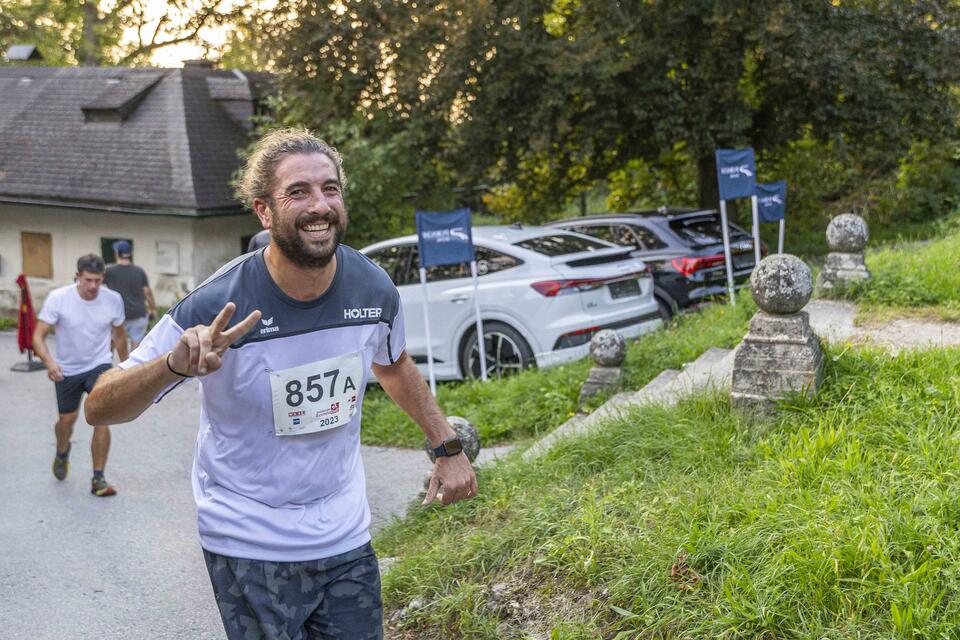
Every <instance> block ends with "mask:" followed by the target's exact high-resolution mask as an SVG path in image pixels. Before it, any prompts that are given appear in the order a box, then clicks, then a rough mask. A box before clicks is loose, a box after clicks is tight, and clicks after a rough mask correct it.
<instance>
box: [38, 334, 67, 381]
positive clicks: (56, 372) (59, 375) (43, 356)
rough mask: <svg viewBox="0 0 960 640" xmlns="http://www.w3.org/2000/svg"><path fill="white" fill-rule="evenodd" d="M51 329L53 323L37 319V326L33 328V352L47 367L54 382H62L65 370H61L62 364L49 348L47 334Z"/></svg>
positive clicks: (49, 376) (48, 373) (48, 374)
mask: <svg viewBox="0 0 960 640" xmlns="http://www.w3.org/2000/svg"><path fill="white" fill-rule="evenodd" d="M51 331H53V325H51V324H49V323H46V322H44V321H43V320H37V327H36V328H35V329H34V330H33V352H34V353H35V354H37V357H38V358H40V362H42V363H43V366H45V367H46V368H47V377H48V378H50V379H51V380H53V381H54V382H60V381H61V380H63V371H61V370H60V365H58V364H57V361H56V360H54V359H53V356H52V355H50V350H49V349H47V336H48V335H50V332H51Z"/></svg>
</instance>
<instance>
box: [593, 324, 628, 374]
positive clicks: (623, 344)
mask: <svg viewBox="0 0 960 640" xmlns="http://www.w3.org/2000/svg"><path fill="white" fill-rule="evenodd" d="M590 357H591V358H593V361H594V362H596V363H597V364H598V365H600V366H601V367H619V366H620V364H621V363H622V362H623V359H624V358H626V357H627V341H626V340H624V339H623V336H621V335H620V334H619V333H617V332H616V331H614V330H613V329H603V330H602V331H598V332H597V335H595V336H593V339H592V340H591V341H590Z"/></svg>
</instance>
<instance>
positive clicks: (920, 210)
mask: <svg viewBox="0 0 960 640" xmlns="http://www.w3.org/2000/svg"><path fill="white" fill-rule="evenodd" d="M893 204H894V210H895V211H896V213H898V214H899V215H897V216H896V217H897V218H898V219H902V220H903V219H905V220H914V221H916V220H929V219H935V218H940V217H943V216H945V215H947V214H950V213H953V212H954V211H956V210H957V207H958V206H960V142H958V141H956V140H948V141H944V142H941V143H939V144H936V145H934V144H931V143H930V142H926V141H924V142H917V143H914V144H913V145H912V146H911V147H910V152H909V153H908V154H907V155H906V156H905V157H903V158H901V159H900V167H899V171H898V172H897V195H896V200H895V202H894V203H893Z"/></svg>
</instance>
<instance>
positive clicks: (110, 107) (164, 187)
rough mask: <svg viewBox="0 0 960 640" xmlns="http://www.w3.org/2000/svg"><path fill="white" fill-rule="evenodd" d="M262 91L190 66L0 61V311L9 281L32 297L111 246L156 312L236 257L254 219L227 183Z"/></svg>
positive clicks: (260, 78)
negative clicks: (139, 273)
mask: <svg viewBox="0 0 960 640" xmlns="http://www.w3.org/2000/svg"><path fill="white" fill-rule="evenodd" d="M269 88H270V78H269V76H268V75H266V74H250V73H241V72H238V71H224V70H217V69H214V68H213V67H212V66H211V65H209V64H207V63H203V62H198V63H187V64H186V65H185V66H184V67H183V68H182V69H132V68H105V67H70V68H57V67H38V66H0V230H2V231H0V310H7V311H8V312H9V311H10V310H14V309H16V306H17V301H18V299H19V298H18V289H17V287H16V283H15V280H16V278H17V276H18V275H19V274H20V273H24V274H26V276H27V278H28V281H29V283H30V286H31V290H32V292H33V293H34V298H35V302H39V301H38V300H36V298H41V299H42V297H43V296H44V295H45V293H46V292H47V291H49V290H50V289H52V288H54V287H57V286H60V285H62V284H66V283H69V282H71V281H72V280H73V276H74V273H75V271H76V260H77V258H78V257H79V256H81V255H83V254H87V253H97V254H100V255H103V256H104V258H105V259H107V260H108V262H109V261H112V259H113V256H112V251H111V249H110V247H111V246H112V244H113V242H115V241H116V240H120V239H124V240H129V241H130V242H131V243H132V244H133V259H134V262H135V263H136V264H138V265H140V266H141V267H143V268H144V269H145V270H146V271H147V274H148V275H149V277H150V282H151V286H152V287H153V289H154V293H155V295H156V296H157V298H158V300H157V302H158V303H159V304H161V305H170V304H173V303H174V302H176V300H177V299H178V298H180V297H182V296H183V295H184V294H186V293H187V292H189V291H190V290H191V289H192V288H193V287H195V286H196V285H197V284H199V283H200V282H202V281H203V280H204V279H205V278H206V277H207V276H209V275H210V274H211V273H213V272H214V271H215V270H216V269H217V268H218V267H219V266H220V265H222V264H223V263H224V262H226V261H228V260H230V259H231V258H233V257H235V256H237V255H239V254H240V253H243V252H244V251H245V248H246V243H247V241H248V239H249V238H250V236H251V235H253V234H254V233H256V232H257V231H258V230H259V229H260V224H259V222H258V221H257V220H256V218H255V217H254V216H253V215H252V214H251V213H249V212H247V211H245V210H244V209H243V207H242V205H241V204H240V203H239V202H237V201H236V200H235V198H234V196H233V189H232V187H231V185H230V181H231V178H232V176H233V173H234V172H235V171H236V169H237V168H238V166H239V164H240V160H239V158H238V155H237V150H238V149H239V148H241V147H243V146H245V145H246V144H247V142H248V140H249V137H248V136H249V132H250V129H251V118H252V117H253V116H254V115H255V113H256V112H257V110H258V105H260V104H261V103H262V100H263V99H264V98H265V97H266V95H267V93H268V92H269Z"/></svg>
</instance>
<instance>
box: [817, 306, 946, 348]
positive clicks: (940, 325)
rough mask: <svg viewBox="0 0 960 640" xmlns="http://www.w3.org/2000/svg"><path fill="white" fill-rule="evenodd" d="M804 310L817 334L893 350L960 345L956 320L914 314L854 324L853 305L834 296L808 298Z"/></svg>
mask: <svg viewBox="0 0 960 640" xmlns="http://www.w3.org/2000/svg"><path fill="white" fill-rule="evenodd" d="M804 310H805V311H806V312H807V313H809V314H810V324H811V325H812V326H813V330H814V331H815V332H816V333H817V335H819V336H820V337H821V338H825V339H827V340H828V341H830V342H852V343H854V344H870V345H874V346H878V347H883V348H885V349H887V350H889V351H891V352H893V353H896V352H898V351H901V350H903V349H929V348H931V347H948V346H954V345H960V324H954V323H950V322H936V321H933V320H923V319H917V318H899V319H896V320H891V321H888V322H870V323H867V324H865V325H863V326H857V325H855V324H854V319H855V318H856V315H857V307H856V305H854V304H852V303H850V302H838V301H834V300H812V301H811V302H810V303H809V304H808V305H807V306H806V307H804Z"/></svg>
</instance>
